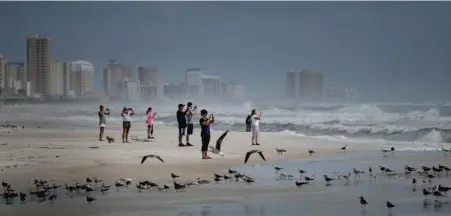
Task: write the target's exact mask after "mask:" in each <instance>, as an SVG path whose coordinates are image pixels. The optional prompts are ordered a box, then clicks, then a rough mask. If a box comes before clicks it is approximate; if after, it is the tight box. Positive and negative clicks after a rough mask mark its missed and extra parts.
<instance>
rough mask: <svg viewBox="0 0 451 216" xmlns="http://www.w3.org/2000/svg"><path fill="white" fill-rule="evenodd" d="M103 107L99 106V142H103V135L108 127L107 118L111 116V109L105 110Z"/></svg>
mask: <svg viewBox="0 0 451 216" xmlns="http://www.w3.org/2000/svg"><path fill="white" fill-rule="evenodd" d="M103 109H104V108H103V105H100V106H99V112H98V113H97V114H98V115H99V127H100V132H99V141H103V133H104V132H105V127H106V116H107V115H110V109H106V110H105V111H104V110H103Z"/></svg>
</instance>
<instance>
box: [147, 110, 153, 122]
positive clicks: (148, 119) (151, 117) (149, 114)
mask: <svg viewBox="0 0 451 216" xmlns="http://www.w3.org/2000/svg"><path fill="white" fill-rule="evenodd" d="M147 124H148V125H152V124H153V113H152V112H149V113H147Z"/></svg>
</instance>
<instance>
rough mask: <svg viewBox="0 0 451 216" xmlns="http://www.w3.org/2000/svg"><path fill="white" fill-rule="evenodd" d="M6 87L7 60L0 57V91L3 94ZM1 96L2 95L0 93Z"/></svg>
mask: <svg viewBox="0 0 451 216" xmlns="http://www.w3.org/2000/svg"><path fill="white" fill-rule="evenodd" d="M5 87H6V59H5V57H3V56H2V55H0V90H1V91H2V92H3V91H4V90H3V89H4V88H5ZM0 94H2V93H1V92H0Z"/></svg>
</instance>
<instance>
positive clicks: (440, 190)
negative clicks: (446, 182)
mask: <svg viewBox="0 0 451 216" xmlns="http://www.w3.org/2000/svg"><path fill="white" fill-rule="evenodd" d="M437 190H438V191H439V192H444V193H445V196H447V195H446V193H447V192H448V191H449V190H451V187H446V186H442V185H438V187H437Z"/></svg>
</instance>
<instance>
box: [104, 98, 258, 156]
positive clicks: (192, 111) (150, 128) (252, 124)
mask: <svg viewBox="0 0 451 216" xmlns="http://www.w3.org/2000/svg"><path fill="white" fill-rule="evenodd" d="M196 113H197V106H196V105H193V103H191V102H188V103H187V104H186V109H185V105H184V104H179V105H178V110H177V113H176V116H177V123H178V141H179V144H178V146H179V147H191V146H194V145H193V144H191V143H190V136H191V135H192V134H193V132H194V121H193V117H194V116H195V115H196ZM261 114H262V112H259V113H257V112H256V111H255V109H253V110H252V112H251V114H250V115H248V116H247V118H246V132H252V145H260V143H258V137H259V122H260V119H261ZM108 115H110V110H109V109H105V108H104V106H103V105H100V107H99V111H98V116H99V127H100V133H99V141H103V134H104V131H105V127H106V116H108ZM133 115H135V110H134V109H132V108H127V107H124V108H123V109H122V112H121V117H122V142H123V143H129V141H128V135H129V132H130V128H131V122H132V121H131V116H133ZM200 115H201V117H200V119H199V125H200V136H201V140H202V147H201V152H202V159H211V157H209V156H208V154H207V151H208V145H209V144H210V138H211V129H210V125H211V124H213V123H214V122H215V117H214V115H213V114H210V115H208V111H207V110H205V109H202V110H201V111H200ZM155 116H156V112H153V111H152V107H149V108H148V109H147V111H146V124H147V138H148V139H154V136H153V134H154V118H155ZM184 136H186V144H184V143H183V137H184Z"/></svg>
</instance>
